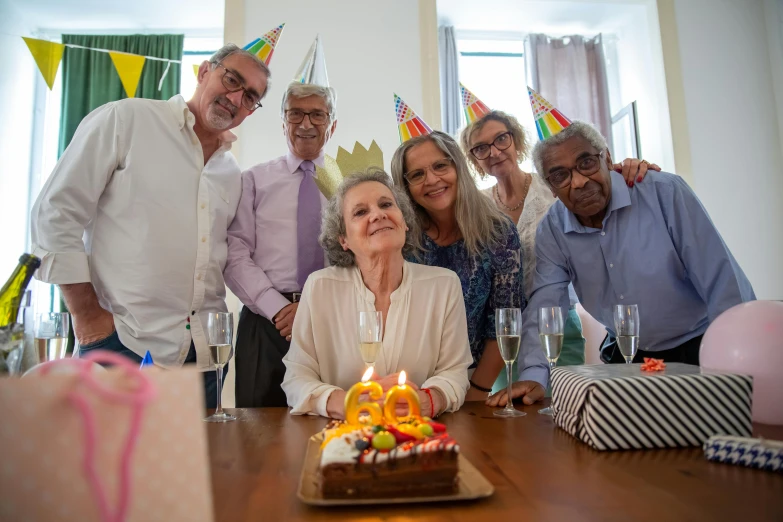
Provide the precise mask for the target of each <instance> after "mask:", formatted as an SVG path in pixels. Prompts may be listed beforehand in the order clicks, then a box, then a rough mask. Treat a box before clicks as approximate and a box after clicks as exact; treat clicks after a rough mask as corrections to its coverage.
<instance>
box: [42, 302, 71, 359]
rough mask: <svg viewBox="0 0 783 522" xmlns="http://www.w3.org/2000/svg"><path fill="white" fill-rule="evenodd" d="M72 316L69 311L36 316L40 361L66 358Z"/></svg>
mask: <svg viewBox="0 0 783 522" xmlns="http://www.w3.org/2000/svg"><path fill="white" fill-rule="evenodd" d="M69 319H70V316H69V314H68V313H67V312H51V313H50V312H45V313H39V314H36V316H35V332H34V334H33V338H34V339H35V351H36V353H37V355H38V362H47V361H54V360H55V359H63V358H65V350H66V348H67V347H68V331H69V324H70V321H69Z"/></svg>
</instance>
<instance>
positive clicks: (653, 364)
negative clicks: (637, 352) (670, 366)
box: [642, 357, 666, 372]
mask: <svg viewBox="0 0 783 522" xmlns="http://www.w3.org/2000/svg"><path fill="white" fill-rule="evenodd" d="M665 369H666V363H665V362H663V359H653V358H652V357H645V358H644V363H643V364H642V371H643V372H662V371H663V370H665Z"/></svg>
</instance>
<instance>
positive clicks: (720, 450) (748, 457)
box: [704, 435, 783, 473]
mask: <svg viewBox="0 0 783 522" xmlns="http://www.w3.org/2000/svg"><path fill="white" fill-rule="evenodd" d="M704 456H705V457H707V460H711V461H713V462H723V463H725V464H736V465H738V466H745V467H748V468H755V469H763V470H766V471H776V472H778V473H783V442H779V441H772V440H763V439H749V438H746V437H732V436H729V435H715V436H713V437H710V438H709V440H707V442H705V443H704Z"/></svg>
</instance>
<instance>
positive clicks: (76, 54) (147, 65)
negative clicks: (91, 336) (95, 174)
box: [52, 34, 185, 353]
mask: <svg viewBox="0 0 783 522" xmlns="http://www.w3.org/2000/svg"><path fill="white" fill-rule="evenodd" d="M184 39H185V37H184V35H181V34H160V35H157V34H156V35H144V34H133V35H105V36H104V35H78V34H64V35H63V43H64V44H74V45H81V46H83V47H92V48H95V49H107V50H109V51H122V52H126V53H134V54H140V55H142V56H154V57H156V58H167V59H169V60H182V45H183V42H184ZM168 63H169V62H163V61H159V60H149V59H148V60H146V61H145V62H144V69H143V70H142V72H141V78H140V79H139V86H138V88H137V89H136V98H149V99H153V100H168V99H169V98H171V97H172V96H174V95H175V94H177V93H179V89H180V75H181V71H182V67H181V64H178V63H172V64H171V67H169V71H168V73H166V78H165V79H164V80H163V85H162V86H161V89H160V90H158V84H159V83H160V79H161V77H162V76H163V72H164V71H165V70H166V66H167V65H168ZM62 79H63V95H62V106H61V109H62V112H61V115H60V142H59V147H58V150H57V156H58V157H59V156H60V155H62V153H63V151H65V149H66V148H67V147H68V144H69V143H71V138H73V135H74V133H75V132H76V128H77V127H78V126H79V123H81V121H82V118H84V117H85V116H87V114H89V113H90V112H91V111H93V110H95V109H97V108H98V107H100V106H101V105H104V104H106V103H108V102H111V101H116V100H121V99H123V98H126V97H127V96H126V95H125V89H124V88H123V87H122V82H121V81H120V77H119V75H118V74H117V70H116V69H115V68H114V63H113V62H112V60H111V57H110V56H109V54H108V53H103V52H99V51H90V50H87V49H78V48H74V47H66V48H65V53H64V54H63V61H62ZM52 293H54V287H52ZM60 310H61V311H64V312H65V311H67V308H66V306H65V302H64V301H62V300H61V301H60ZM69 337H70V338H69V339H68V352H69V353H70V352H72V351H73V346H74V337H73V325H71V328H70V334H69Z"/></svg>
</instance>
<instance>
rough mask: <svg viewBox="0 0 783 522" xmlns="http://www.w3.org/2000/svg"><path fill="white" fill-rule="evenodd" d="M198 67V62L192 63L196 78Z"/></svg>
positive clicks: (199, 65)
mask: <svg viewBox="0 0 783 522" xmlns="http://www.w3.org/2000/svg"><path fill="white" fill-rule="evenodd" d="M199 67H201V64H200V63H194V64H193V74H195V75H196V78H198V69H199Z"/></svg>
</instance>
